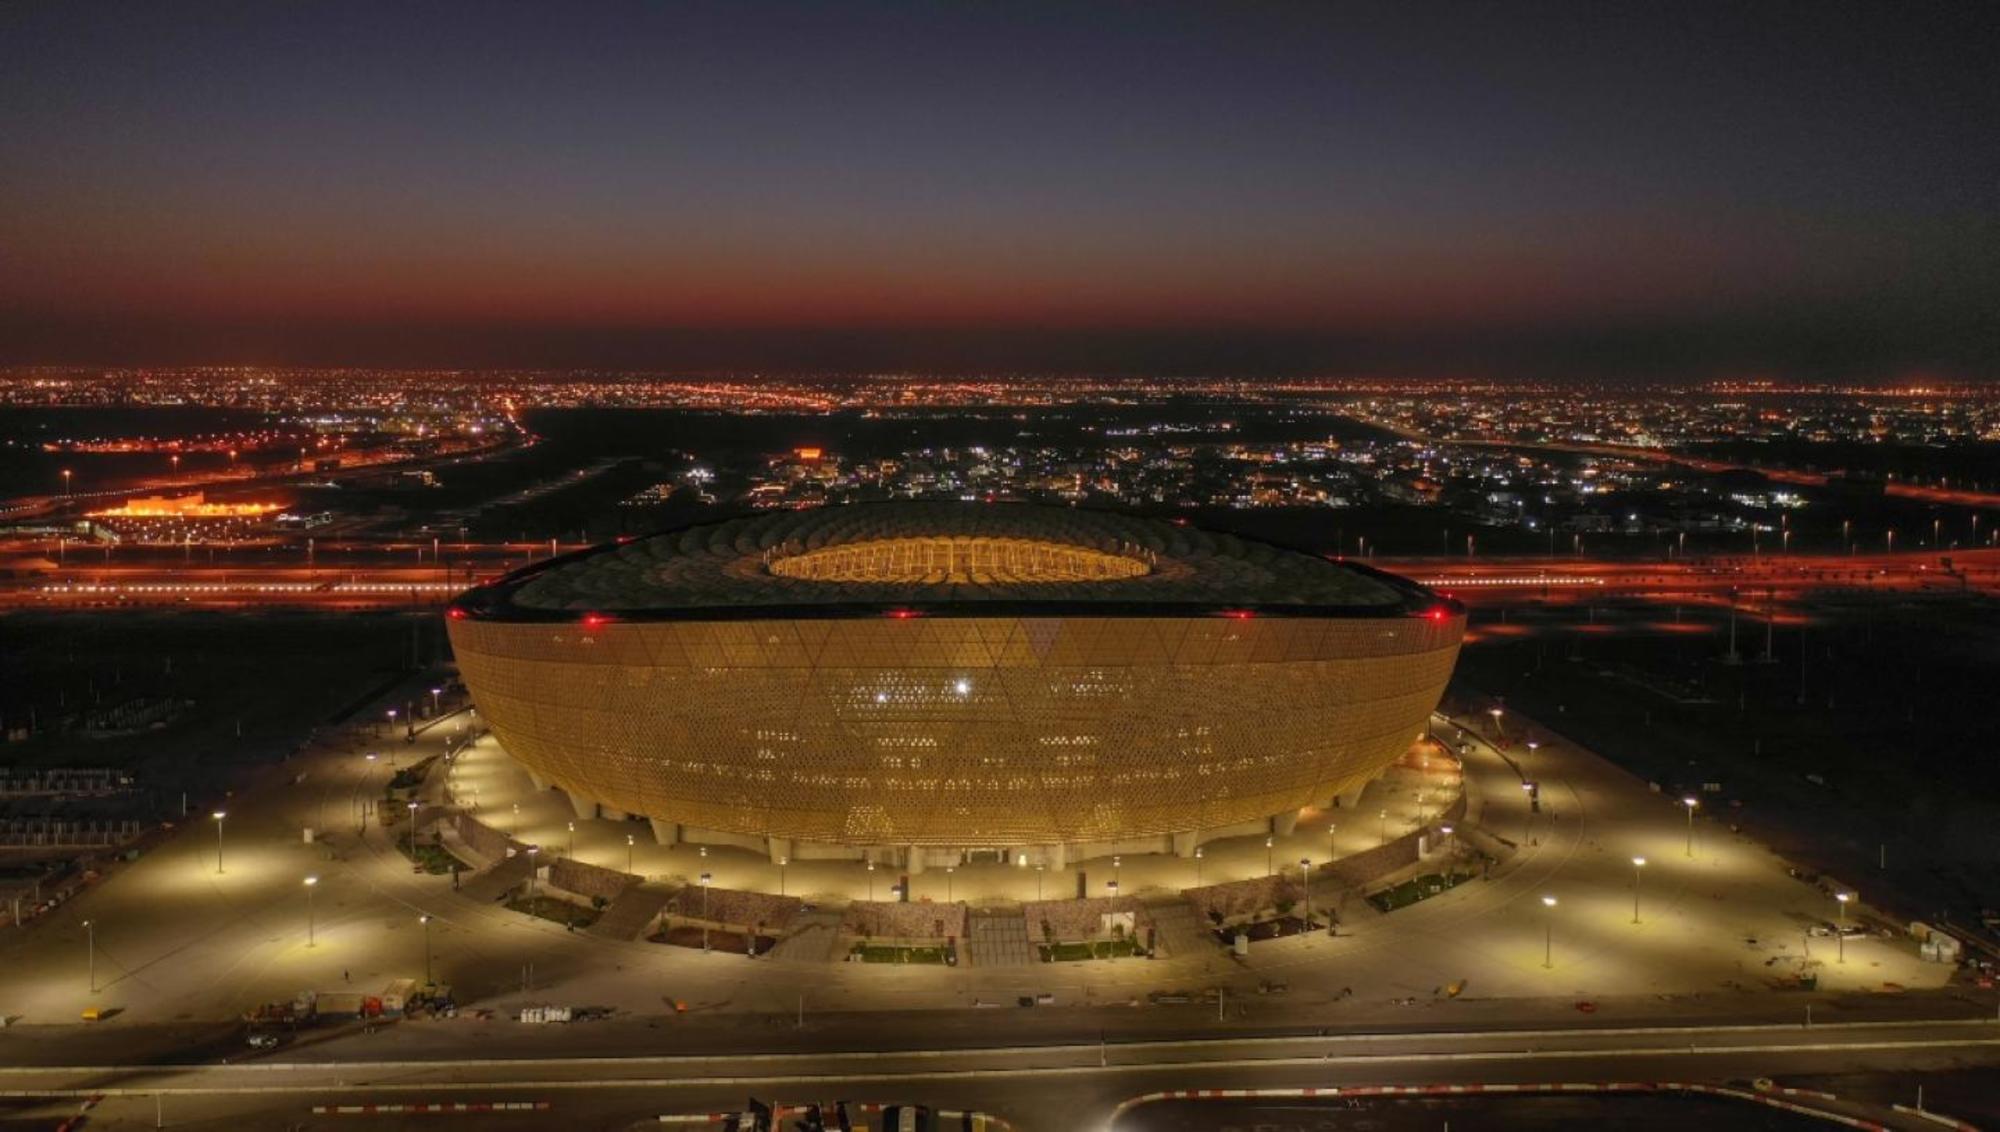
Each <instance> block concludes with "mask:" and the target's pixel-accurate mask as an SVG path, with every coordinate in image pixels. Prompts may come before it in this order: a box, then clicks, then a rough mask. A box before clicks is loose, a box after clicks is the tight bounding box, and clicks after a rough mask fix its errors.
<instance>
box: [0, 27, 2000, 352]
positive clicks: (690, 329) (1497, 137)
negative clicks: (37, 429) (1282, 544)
mask: <svg viewBox="0 0 2000 1132" xmlns="http://www.w3.org/2000/svg"><path fill="white" fill-rule="evenodd" d="M1996 27H2000V16H1996V15H1995V9H1994V8H1993V6H1992V5H1990V4H1970V3H1967V4H1952V5H1946V4H1910V3H1881V4H1868V5H1849V4H1841V3H1831V2H1815V3H1801V4H1784V3H1731V4H1713V5H1711V4H1702V3H1662V4H1626V3H1606V2H1593V3H1579V4H1573V5H1561V4H1529V3H1524V4H1511V3H1480V4H1464V5H1430V4H1408V3H1398V4H1383V5H1347V4H1331V3H1330V4H1317V5H1308V4H1297V5H1294V4H1268V3H1248V2H1245V3H1236V4H1217V5H1192V4H1138V3H1134V4H1106V5H1091V4H1084V3H1081V2H1071V3H1061V4H1050V5H1035V4H1017V3H945V2H935V3H919V4H907V5H903V4H872V3H825V4H799V5H790V4H762V3H743V2H737V3H715V4H673V3H664V2H662V3H578V4H557V3H546V4H509V3H494V2H481V3H395V4H370V3H355V2H349V3H340V4H324V5H320V4H307V3H290V2H284V3H269V2H262V3H244V4H220V3H200V2H192V0H190V2H177V3H159V2H156V0H155V2H139V3H131V4H111V3H93V2H87V0H70V2H51V3H13V4H9V5H6V6H5V7H0V109H4V118H0V121H4V128H0V362H6V363H57V362H76V363H105V364H110V363H159V364H166V363H185V362H232V363H234V362H241V363H274V364H275V363H361V364H416V365H432V364H464V365H509V366H515V365H518V366H547V365H558V366H560V365H603V366H625V367H645V368H665V369H675V368H695V367H703V368H706V367H718V366H720V367H742V368H754V367H777V366H783V367H824V368H902V367H918V368H922V367H935V368H968V369H999V368H1090V369H1135V370H1149V371H1161V372H1224V371H1241V372H1287V373H1289V372H1322V371H1323V372H1361V371H1366V372H1377V371H1385V370H1387V371H1411V372H1414V371H1420V370H1452V371H1470V370H1477V371H1481V372H1492V373H1510V374H1519V375H1523V376H1533V375H1536V374H1539V373H1544V372H1554V371H1565V372H1582V373H1591V372H1600V373H1603V374H1605V375H1617V374H1664V375H1679V376H1687V377H1698V376H1708V375H1711V374H1714V373H1718V372H1729V373H1743V372H1771V373H1789V374H1796V375H1800V376H1850V375H1863V376H1869V375H1874V376H1894V375H1897V374H1900V373H1908V372H1925V373H1947V374H1956V375H1963V376H1971V377H1993V376H2000V314H1996V311H2000V220H1997V219H1996V217H2000V82H1996V80H1995V77H1994V76H1995V72H1994V67H1995V66H1996V64H1995V63H1994V60H1995V59H1996V58H2000V50H1996V49H2000V33H1996Z"/></svg>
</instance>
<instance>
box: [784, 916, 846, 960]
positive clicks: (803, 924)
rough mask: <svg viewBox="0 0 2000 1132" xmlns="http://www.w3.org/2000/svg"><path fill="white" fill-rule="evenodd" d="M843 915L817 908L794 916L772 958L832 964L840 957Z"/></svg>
mask: <svg viewBox="0 0 2000 1132" xmlns="http://www.w3.org/2000/svg"><path fill="white" fill-rule="evenodd" d="M843 918H844V917H843V914H842V913H841V912H840V911H839V910H837V909H836V910H829V909H826V908H815V909H813V910H812V911H810V912H801V913H799V914H798V915H796V916H794V917H792V923H791V927H790V930H789V931H787V932H786V933H785V938H783V939H781V940H779V941H778V945H777V946H776V947H773V948H772V949H771V958H773V959H792V960H796V961H798V962H801V963H831V962H833V961H834V960H835V959H837V958H839V957H840V924H841V920H842V919H843Z"/></svg>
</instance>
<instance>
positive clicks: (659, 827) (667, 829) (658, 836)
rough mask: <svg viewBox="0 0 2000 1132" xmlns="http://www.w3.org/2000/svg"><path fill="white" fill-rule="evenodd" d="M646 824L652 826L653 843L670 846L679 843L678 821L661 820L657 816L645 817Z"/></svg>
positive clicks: (679, 828)
mask: <svg viewBox="0 0 2000 1132" xmlns="http://www.w3.org/2000/svg"><path fill="white" fill-rule="evenodd" d="M646 824H647V825H649V826H652V827H653V842H654V844H656V845H663V846H667V847H669V848H671V847H673V846H675V845H679V844H680V843H681V827H680V823H679V822H670V821H661V820H660V819H659V818H647V819H646Z"/></svg>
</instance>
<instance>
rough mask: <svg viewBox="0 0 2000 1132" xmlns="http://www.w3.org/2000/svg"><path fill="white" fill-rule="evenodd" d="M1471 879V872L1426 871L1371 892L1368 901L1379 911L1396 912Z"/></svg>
mask: <svg viewBox="0 0 2000 1132" xmlns="http://www.w3.org/2000/svg"><path fill="white" fill-rule="evenodd" d="M1471 879H1472V874H1470V873H1460V872H1450V873H1425V874H1424V875H1423V876H1420V877H1412V878H1410V879H1409V880H1406V881H1404V882H1403V883H1401V884H1399V885H1395V886H1394V887H1391V888H1385V889H1383V890H1382V891H1380V892H1376V893H1372V894H1370V895H1369V897H1368V903H1370V904H1373V905H1374V906H1375V909H1376V911H1378V912H1394V911H1395V910H1396V909H1398V908H1407V907H1409V906H1410V905H1412V904H1415V903H1416V902H1418V901H1419V900H1428V899H1430V898H1431V897H1433V896H1436V895H1438V894H1439V893H1441V892H1447V891H1449V890H1451V889H1454V888H1457V887H1458V886H1459V885H1461V884H1464V883H1465V882H1466V881H1469V880H1471Z"/></svg>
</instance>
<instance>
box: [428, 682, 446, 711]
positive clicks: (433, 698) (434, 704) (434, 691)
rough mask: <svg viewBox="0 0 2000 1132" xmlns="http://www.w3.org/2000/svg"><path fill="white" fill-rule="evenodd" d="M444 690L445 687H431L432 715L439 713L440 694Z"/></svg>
mask: <svg viewBox="0 0 2000 1132" xmlns="http://www.w3.org/2000/svg"><path fill="white" fill-rule="evenodd" d="M443 692H444V689H443V688H432V689H431V714H432V715H436V714H437V713H438V696H439V695H440V694H441V693H443Z"/></svg>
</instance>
